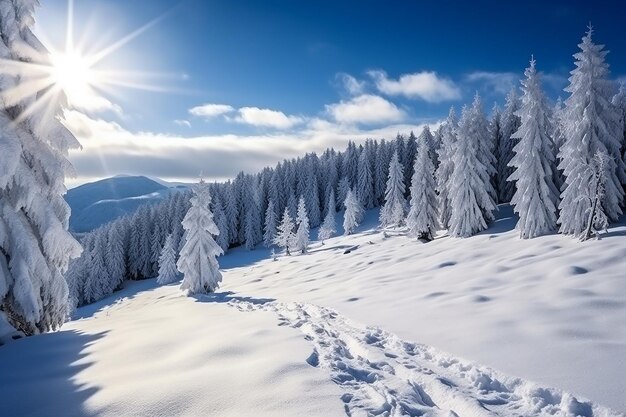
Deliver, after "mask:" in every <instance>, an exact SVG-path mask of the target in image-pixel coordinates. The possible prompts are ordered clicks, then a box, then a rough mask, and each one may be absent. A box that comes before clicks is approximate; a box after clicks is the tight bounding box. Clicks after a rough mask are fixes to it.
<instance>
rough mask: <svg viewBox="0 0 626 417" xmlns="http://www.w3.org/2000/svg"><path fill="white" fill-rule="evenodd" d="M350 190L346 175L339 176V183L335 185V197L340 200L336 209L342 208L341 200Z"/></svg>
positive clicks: (344, 198)
mask: <svg viewBox="0 0 626 417" xmlns="http://www.w3.org/2000/svg"><path fill="white" fill-rule="evenodd" d="M349 191H350V182H349V181H348V178H347V177H343V178H341V180H339V185H338V186H337V197H338V200H339V201H340V202H341V205H340V206H339V208H338V210H341V209H343V202H344V201H346V197H347V196H348V192H349Z"/></svg>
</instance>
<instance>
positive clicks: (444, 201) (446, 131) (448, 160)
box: [435, 107, 458, 229]
mask: <svg viewBox="0 0 626 417" xmlns="http://www.w3.org/2000/svg"><path fill="white" fill-rule="evenodd" d="M457 129H458V121H457V118H456V113H455V111H454V107H452V108H450V112H449V113H448V118H447V119H446V121H445V123H444V124H443V125H442V128H441V147H440V148H439V152H438V153H439V166H438V167H437V172H436V175H435V176H436V178H437V193H438V196H437V198H438V206H439V223H440V224H441V226H442V227H443V228H444V229H445V228H448V226H449V224H450V215H451V208H450V178H451V177H452V172H453V169H454V164H453V162H452V157H453V155H454V149H455V147H456V132H457Z"/></svg>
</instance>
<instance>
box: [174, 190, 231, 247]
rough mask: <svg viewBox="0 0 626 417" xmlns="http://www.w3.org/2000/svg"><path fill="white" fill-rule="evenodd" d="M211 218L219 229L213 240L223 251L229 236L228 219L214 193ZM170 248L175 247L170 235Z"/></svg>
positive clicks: (227, 243) (227, 244) (220, 201)
mask: <svg viewBox="0 0 626 417" xmlns="http://www.w3.org/2000/svg"><path fill="white" fill-rule="evenodd" d="M213 218H214V219H215V225H216V226H217V228H218V229H219V231H220V234H219V235H217V237H216V238H215V242H217V244H218V245H220V248H222V250H223V251H224V252H226V251H227V250H228V246H229V241H230V238H229V237H228V230H229V227H228V219H227V218H226V214H225V213H224V208H223V205H222V200H221V199H220V198H218V196H217V195H216V196H215V198H214V199H213ZM172 248H176V246H175V239H174V237H172ZM174 254H176V250H175V249H174Z"/></svg>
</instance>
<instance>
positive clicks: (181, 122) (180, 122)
mask: <svg viewBox="0 0 626 417" xmlns="http://www.w3.org/2000/svg"><path fill="white" fill-rule="evenodd" d="M174 124H177V125H178V126H185V127H191V122H189V120H180V119H176V120H174Z"/></svg>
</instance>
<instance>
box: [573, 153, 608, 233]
mask: <svg viewBox="0 0 626 417" xmlns="http://www.w3.org/2000/svg"><path fill="white" fill-rule="evenodd" d="M609 162H610V158H609V156H608V155H607V154H606V153H605V152H602V151H598V152H596V154H595V155H594V157H593V158H592V160H591V163H590V164H589V166H588V167H587V169H586V170H585V173H586V175H587V176H588V179H587V181H586V182H587V183H589V185H590V187H589V190H588V192H587V194H586V195H581V196H579V197H578V198H579V199H581V200H588V203H589V208H588V209H587V227H586V228H585V232H584V233H583V234H582V235H581V237H580V239H581V240H583V241H584V240H588V239H591V236H592V235H594V234H596V235H597V233H598V231H600V230H606V228H607V227H608V226H609V220H608V218H607V216H606V213H604V210H603V208H602V199H603V198H604V193H605V190H606V181H607V179H608V169H607V168H608V167H609Z"/></svg>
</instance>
